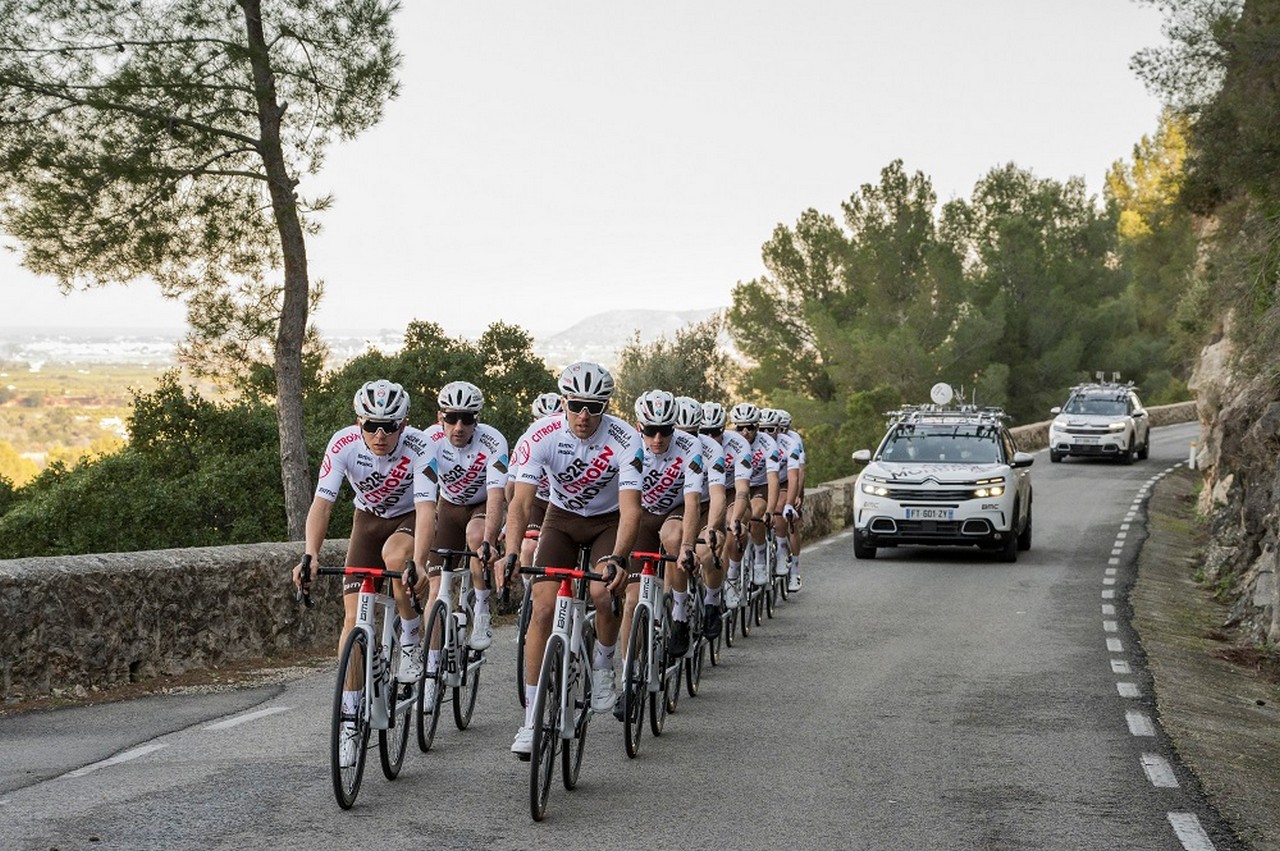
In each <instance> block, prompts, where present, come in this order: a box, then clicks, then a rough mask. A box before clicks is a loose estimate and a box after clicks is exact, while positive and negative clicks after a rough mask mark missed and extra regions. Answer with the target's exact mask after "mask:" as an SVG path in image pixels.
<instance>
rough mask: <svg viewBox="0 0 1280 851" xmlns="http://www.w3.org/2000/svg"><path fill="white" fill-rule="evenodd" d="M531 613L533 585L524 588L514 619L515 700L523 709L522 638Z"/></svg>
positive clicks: (527, 627) (527, 626)
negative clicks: (517, 615)
mask: <svg viewBox="0 0 1280 851" xmlns="http://www.w3.org/2000/svg"><path fill="white" fill-rule="evenodd" d="M532 612H533V585H532V583H530V584H529V585H526V586H525V587H524V596H523V597H522V598H520V616H519V617H518V618H517V619H516V698H517V699H518V700H519V701H520V707H521V708H522V709H523V708H524V704H525V696H524V680H525V677H524V637H525V632H526V631H527V630H528V629H529V617H530V615H531V614H532Z"/></svg>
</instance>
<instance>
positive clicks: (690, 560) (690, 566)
mask: <svg viewBox="0 0 1280 851" xmlns="http://www.w3.org/2000/svg"><path fill="white" fill-rule="evenodd" d="M680 566H681V567H683V568H684V569H685V570H686V571H687V572H688V573H690V574H694V573H697V572H698V557H697V556H696V555H694V553H693V547H690V546H684V547H682V548H681V550H680Z"/></svg>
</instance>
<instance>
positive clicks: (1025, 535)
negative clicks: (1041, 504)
mask: <svg viewBox="0 0 1280 851" xmlns="http://www.w3.org/2000/svg"><path fill="white" fill-rule="evenodd" d="M1018 549H1019V550H1021V551H1022V552H1026V551H1027V550H1029V549H1031V507H1030V506H1027V525H1025V526H1023V527H1022V531H1021V532H1019V533H1018Z"/></svg>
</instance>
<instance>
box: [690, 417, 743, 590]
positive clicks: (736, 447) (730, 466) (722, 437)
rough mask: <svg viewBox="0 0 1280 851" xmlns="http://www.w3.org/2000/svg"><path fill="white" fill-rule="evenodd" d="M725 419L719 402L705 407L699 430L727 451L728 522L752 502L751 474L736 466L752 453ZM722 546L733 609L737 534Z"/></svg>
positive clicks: (739, 559)
mask: <svg viewBox="0 0 1280 851" xmlns="http://www.w3.org/2000/svg"><path fill="white" fill-rule="evenodd" d="M725 419H726V417H725V413H724V406H723V405H721V404H720V403H719V402H703V403H702V425H701V426H699V428H698V431H699V433H701V434H703V435H705V436H707V437H710V438H711V439H712V440H715V441H716V442H717V443H719V444H720V447H721V449H723V450H724V489H725V500H726V506H725V519H726V520H729V519H730V518H736V517H737V512H738V509H739V507H740V506H742V505H744V504H746V505H749V504H750V501H751V487H750V481H751V470H750V469H749V468H746V467H740V466H739V465H738V463H737V461H738V459H739V458H741V457H742V456H744V455H747V454H749V453H750V452H751V444H749V443H748V442H747V440H746V438H744V437H743V436H742V435H741V434H739V433H738V432H736V431H725V429H724V426H725ZM731 489H732V491H733V504H732V506H730V505H728V504H727V501H728V499H729V491H730V490H731ZM720 546H721V551H722V554H723V556H724V557H726V558H727V560H728V562H729V569H728V573H727V574H726V577H725V578H727V579H728V580H729V581H728V582H725V583H724V584H723V586H722V587H723V589H724V604H725V605H726V606H728V607H729V608H731V609H732V608H734V607H736V606H737V605H738V602H739V599H738V589H737V587H736V583H737V581H738V577H739V575H740V571H741V569H742V547H741V544H740V543H739V540H738V536H737V535H736V534H735V535H728V536H726V539H725V541H724V542H723V543H722V544H721V545H720ZM717 614H718V613H717Z"/></svg>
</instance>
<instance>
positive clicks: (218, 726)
mask: <svg viewBox="0 0 1280 851" xmlns="http://www.w3.org/2000/svg"><path fill="white" fill-rule="evenodd" d="M292 708H293V707H291V706H269V707H267V708H266V709H259V710H258V711H256V712H246V713H245V714H244V715H237V716H235V717H234V718H226V719H224V720H222V721H218V722H216V723H213V724H210V725H209V726H207V727H205V729H206V730H227V729H229V728H231V727H238V726H240V725H241V724H243V723H245V722H246V721H256V720H257V719H259V718H265V717H267V716H268V715H275V714H276V713H278V712H288V711H289V710H290V709H292Z"/></svg>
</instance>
